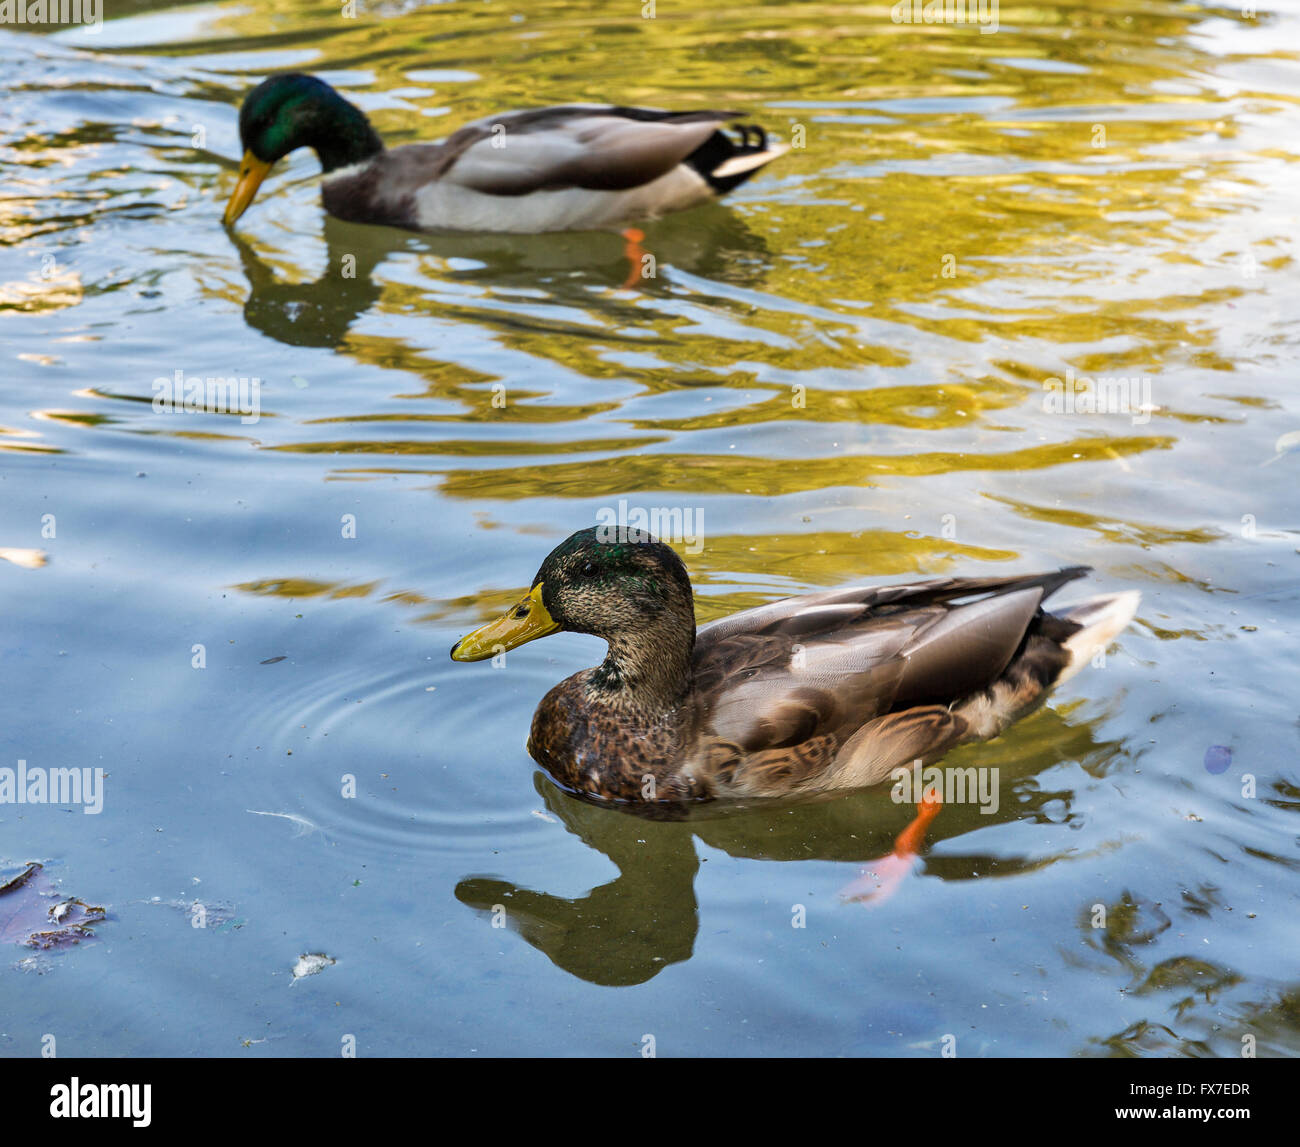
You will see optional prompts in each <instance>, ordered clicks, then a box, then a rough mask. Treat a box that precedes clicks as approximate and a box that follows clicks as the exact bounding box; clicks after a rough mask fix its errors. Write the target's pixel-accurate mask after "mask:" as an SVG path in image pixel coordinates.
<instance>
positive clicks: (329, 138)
mask: <svg viewBox="0 0 1300 1147" xmlns="http://www.w3.org/2000/svg"><path fill="white" fill-rule="evenodd" d="M739 118H740V113H739V112H731V111H703V110H698V111H687V112H673V111H663V110H661V109H658V108H639V107H620V106H613V105H605V104H570V105H566V106H563V107H548V108H532V109H528V110H524V111H512V112H503V113H502V114H500V115H495V116H488V117H487V118H486V119H481V120H476V121H475V122H473V123H469V124H466V125H465V126H464V127H462V128H460V130H458V131H456V132H453V133H452V134H451V135H450V136H448V137H447V138H446V139H445V140H442V141H441V142H439V143H411V144H406V145H405V146H403V147H395V148H392V149H389V148H386V147H385V146H384V143H383V141H382V140H381V139H380V138H379V135H378V134H377V133H376V132H375V129H374V128H373V127H372V126H371V124H370V121H369V120H368V119H367V118H366V115H365V113H364V112H362V111H361V110H360V109H358V108H357V107H355V106H353V105H352V104H350V103H349V102H348V101H347V100H345V99H344V98H343V97H342V96H341V95H339V93H338V92H337V91H335V90H334V89H333V88H332V87H330V85H329V84H327V83H326V82H325V81H324V80H321V79H318V78H317V77H316V76H309V75H304V74H302V73H288V74H284V75H276V76H271V77H269V78H268V79H265V80H263V81H262V82H261V83H260V84H258V85H257V87H255V88H254V89H253V90H252V91H251V92H249V93H248V95H247V97H246V98H245V99H244V103H243V107H242V108H241V109H240V112H239V136H240V141H241V142H242V143H243V146H244V158H243V162H242V163H241V164H240V168H239V181H238V183H237V184H236V185H235V190H234V192H233V194H232V195H231V197H230V202H229V203H228V204H227V206H226V213H225V222H226V223H227V224H231V223H234V222H235V220H236V219H238V218H239V217H240V216H241V215H242V214H243V213H244V212H245V211H246V210H247V209H248V205H249V204H250V203H252V201H253V197H254V196H255V195H256V194H257V189H258V187H259V186H260V185H261V183H262V181H263V180H264V179H265V178H266V175H267V173H268V172H269V171H270V170H271V167H272V165H273V164H274V163H275V162H276V160H278V159H280V158H281V157H282V156H285V155H288V154H289V153H290V152H291V151H295V150H297V149H298V148H300V147H310V148H312V149H313V150H314V151H315V152H316V155H317V157H318V158H319V159H320V163H321V168H322V170H323V171H324V180H323V181H322V188H321V197H322V200H323V201H324V204H325V210H326V211H328V212H329V213H330V214H331V215H334V216H336V217H337V218H339V219H345V220H350V221H352V222H357V223H385V224H388V225H390V226H393V227H405V228H407V229H409V230H414V231H504V232H514V233H517V234H536V233H539V232H544V231H589V230H620V229H622V228H624V227H625V226H626V225H628V224H630V223H633V222H637V221H641V220H646V219H654V218H657V217H658V216H661V215H666V214H668V213H669V212H671V211H681V210H684V209H685V208H688V207H694V206H696V205H697V204H699V203H705V202H707V201H709V200H711V199H716V198H718V197H719V196H722V195H725V194H726V193H727V192H729V191H731V190H732V189H734V188H735V187H738V186H739V185H740V184H742V183H744V182H745V180H747V179H748V178H749V177H750V176H752V175H753V174H754V173H755V172H757V171H758V170H759V169H760V168H762V167H764V166H765V165H766V164H768V163H771V162H772V160H774V159H776V158H777V156H779V155H781V154H783V153H784V152H786V151H787V150H789V149H788V147H787V145H785V144H782V143H772V142H769V141H768V139H767V135H766V133H765V132H764V131H763V129H762V128H760V127H756V126H754V125H752V124H744V125H740V124H738V125H736V135H737V137H738V138H733V137H732V136H729V135H727V134H726V132H724V131H723V130H722V129H723V128H724V127H725V126H726V125H728V124H730V123H732V122H733V121H736V120H738V119H739Z"/></svg>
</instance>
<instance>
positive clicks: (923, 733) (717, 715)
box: [695, 567, 1087, 792]
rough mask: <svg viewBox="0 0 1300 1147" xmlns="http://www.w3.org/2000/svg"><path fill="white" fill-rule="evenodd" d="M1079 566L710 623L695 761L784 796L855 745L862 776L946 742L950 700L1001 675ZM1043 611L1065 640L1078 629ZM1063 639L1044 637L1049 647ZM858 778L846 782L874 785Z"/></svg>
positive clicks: (912, 587) (950, 737)
mask: <svg viewBox="0 0 1300 1147" xmlns="http://www.w3.org/2000/svg"><path fill="white" fill-rule="evenodd" d="M1086 572H1087V570H1086V569H1085V568H1082V567H1075V568H1071V569H1064V570H1059V571H1056V572H1053V573H1046V574H1036V575H1030V576H1025V577H1007V578H940V579H936V580H934V581H929V582H918V583H912V584H909V585H900V586H880V587H873V588H860V587H858V588H853V589H846V590H835V591H831V592H828V593H819V594H812V595H809V596H806V597H797V598H786V599H784V600H782V601H776V602H772V603H770V604H768V605H764V606H760V607H758V608H757V609H751V610H746V611H744V612H743V613H739V614H734V615H733V616H731V617H728V618H724V619H723V620H721V621H719V622H716V623H714V624H712V625H709V626H705V627H704V628H703V629H701V630H700V633H699V635H698V638H697V643H696V653H695V680H696V694H697V698H698V703H699V712H698V720H699V727H700V728H701V731H702V736H701V767H702V768H710V767H713V768H715V769H717V770H720V771H721V773H722V774H723V775H722V778H721V779H722V780H723V781H724V782H726V783H728V784H731V783H733V782H735V781H737V779H738V777H737V774H738V772H739V771H740V770H744V772H745V773H746V774H747V775H748V777H749V780H750V782H751V783H749V784H747V785H745V786H744V787H745V788H746V789H747V790H748V791H754V792H758V791H767V790H779V791H793V790H798V789H800V788H817V787H825V786H826V784H827V778H826V776H825V775H823V774H825V773H826V772H828V771H830V770H834V769H838V768H842V767H844V766H845V764H846V758H845V756H844V753H843V751H844V749H845V747H846V745H849V743H850V741H851V740H852V742H853V745H852V749H851V752H852V753H857V756H858V761H859V764H861V763H862V762H863V761H867V760H868V759H869V762H870V765H871V768H870V769H869V770H867V772H870V771H872V770H878V769H880V768H884V769H886V770H887V768H888V767H890V766H889V764H885V763H882V762H885V761H887V760H888V761H890V762H892V761H893V760H895V759H909V758H910V757H917V756H930V755H933V754H935V753H937V752H941V751H943V750H944V749H946V748H947V747H949V746H950V745H951V744H953V743H955V742H956V741H957V740H960V739H961V738H962V736H963V734H964V733H965V731H966V730H965V725H964V722H963V721H962V720H961V718H960V717H958V716H956V715H954V714H953V713H952V712H951V707H952V706H954V705H956V704H957V703H959V702H961V701H962V700H964V699H966V698H969V697H971V696H972V695H974V694H978V693H980V692H981V691H982V690H986V689H988V688H990V686H992V685H993V684H994V683H995V682H997V681H998V680H999V679H1000V678H1001V677H1003V675H1004V674H1005V673H1006V671H1007V668H1008V665H1009V664H1010V663H1011V661H1012V659H1013V658H1014V657H1015V656H1016V655H1017V653H1018V651H1022V647H1024V648H1025V649H1026V650H1028V648H1029V646H1030V644H1031V643H1030V642H1029V641H1028V640H1027V639H1028V638H1030V637H1031V636H1037V634H1036V632H1035V633H1031V630H1035V631H1036V630H1037V629H1038V628H1041V622H1042V618H1043V615H1041V614H1040V612H1039V607H1040V605H1041V603H1042V601H1043V599H1044V598H1045V597H1047V596H1048V595H1049V594H1050V593H1052V592H1054V591H1055V590H1056V589H1057V588H1058V587H1059V586H1061V585H1063V584H1064V583H1066V582H1068V581H1071V580H1073V579H1074V578H1077V577H1081V576H1082V575H1083V574H1085V573H1086ZM1047 620H1048V621H1049V622H1054V623H1056V626H1057V627H1058V628H1059V627H1060V626H1061V625H1064V626H1065V631H1064V633H1065V635H1068V633H1069V632H1073V629H1074V628H1077V627H1072V626H1070V625H1069V623H1059V622H1056V619H1051V618H1050V617H1049V618H1047ZM1061 636H1062V635H1058V634H1056V633H1055V632H1053V634H1052V635H1051V636H1050V637H1046V636H1044V637H1043V641H1044V642H1045V643H1046V644H1047V645H1048V646H1051V647H1053V648H1057V647H1059V640H1060V638H1061ZM1034 645H1035V653H1034V656H1035V657H1037V656H1038V655H1039V650H1038V643H1037V642H1035V643H1034ZM1057 668H1058V669H1059V666H1057ZM1040 692H1041V689H1040ZM868 741H870V743H871V745H872V748H871V749H870V751H869V752H866V755H864V751H863V747H864V744H865V743H866V742H868ZM706 761H708V762H712V765H709V764H706V763H705V762H706ZM863 775H865V773H864V772H863V769H862V768H858V769H857V770H856V772H855V777H854V778H853V783H871V782H870V781H869V780H866V781H864V780H862V779H861V778H862V776H863ZM876 779H879V778H876Z"/></svg>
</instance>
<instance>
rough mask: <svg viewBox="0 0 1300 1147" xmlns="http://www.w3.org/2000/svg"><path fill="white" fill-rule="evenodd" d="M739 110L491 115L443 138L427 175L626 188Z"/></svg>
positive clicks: (506, 186)
mask: <svg viewBox="0 0 1300 1147" xmlns="http://www.w3.org/2000/svg"><path fill="white" fill-rule="evenodd" d="M737 114H738V113H736V112H726V111H694V112H669V111H660V110H658V109H655V108H627V107H614V106H604V105H598V104H572V105H568V106H565V107H554V108H537V109H534V110H530V111H522V112H510V113H507V114H504V115H499V116H490V117H488V118H486V119H482V120H476V121H475V122H473V123H470V124H466V125H465V126H464V127H463V128H461V129H460V130H459V131H457V132H455V133H454V134H453V135H451V136H449V137H448V138H447V139H446V140H445V141H443V143H442V144H441V150H440V154H439V156H438V158H437V165H436V166H437V168H438V170H437V171H436V172H435V173H432V176H431V177H432V178H437V179H442V180H445V181H447V182H449V183H453V184H456V185H458V186H461V187H464V188H468V189H470V190H472V191H479V192H482V193H484V194H488V195H509V196H514V195H527V194H529V193H530V192H534V191H547V190H554V189H557V188H567V187H578V188H583V189H585V190H590V191H625V190H627V189H629V188H633V187H640V186H642V185H644V184H647V183H650V182H651V181H653V180H655V179H658V178H659V177H660V176H661V175H665V174H667V173H668V172H669V171H671V170H672V169H673V168H675V167H676V166H677V165H678V164H680V163H681V162H683V161H684V160H685V159H686V158H687V157H688V156H690V155H691V154H692V153H693V152H694V151H696V150H697V149H698V148H700V147H701V146H702V145H703V144H704V143H705V142H707V141H708V139H709V138H710V137H711V136H712V135H713V134H714V132H716V131H717V130H718V128H719V127H720V126H722V125H723V124H725V123H726V122H727V121H729V120H732V119H735V118H736V117H737Z"/></svg>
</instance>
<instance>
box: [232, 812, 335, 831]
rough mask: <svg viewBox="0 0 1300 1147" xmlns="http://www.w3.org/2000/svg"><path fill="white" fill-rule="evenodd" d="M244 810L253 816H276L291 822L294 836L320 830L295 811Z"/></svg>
mask: <svg viewBox="0 0 1300 1147" xmlns="http://www.w3.org/2000/svg"><path fill="white" fill-rule="evenodd" d="M244 811H245V812H251V813H252V814H253V815H254V816H278V817H280V819H281V820H287V821H289V822H291V823H292V824H293V825H294V826H295V828H296V831H295V832H294V834H293V835H294V837H295V838H297V837H300V836H306V835H307V833H309V832H320V826H319V825H317V824H314V823H313V822H312V821H309V820H308V819H307V818H306V817H305V816H299V815H298V814H297V813H296V812H263V811H262V810H261V809H255V808H248V809H245V810H244Z"/></svg>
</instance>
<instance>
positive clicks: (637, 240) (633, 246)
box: [623, 227, 645, 291]
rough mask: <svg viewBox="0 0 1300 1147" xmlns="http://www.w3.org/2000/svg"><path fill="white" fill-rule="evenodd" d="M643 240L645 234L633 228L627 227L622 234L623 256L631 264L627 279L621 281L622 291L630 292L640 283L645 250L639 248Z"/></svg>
mask: <svg viewBox="0 0 1300 1147" xmlns="http://www.w3.org/2000/svg"><path fill="white" fill-rule="evenodd" d="M644 238H645V232H644V231H639V230H638V229H637V228H635V227H629V228H628V229H627V230H626V231H624V232H623V239H624V241H625V246H624V248H623V254H624V255H625V256H626V257H627V261H628V262H629V263H630V264H631V266H630V267H629V268H628V272H627V278H626V279H625V280H624V281H623V290H625V291H630V290H631V289H632V288H633V287H635V286H636V285H637V284H638V283H639V282H640V281H641V266H642V260H643V259H644V258H645V248H644V247H642V246H641V241H642V240H643V239H644Z"/></svg>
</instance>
